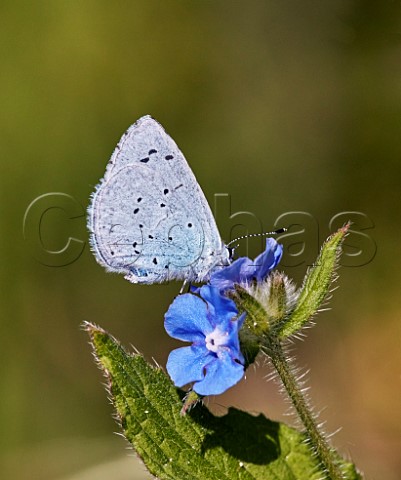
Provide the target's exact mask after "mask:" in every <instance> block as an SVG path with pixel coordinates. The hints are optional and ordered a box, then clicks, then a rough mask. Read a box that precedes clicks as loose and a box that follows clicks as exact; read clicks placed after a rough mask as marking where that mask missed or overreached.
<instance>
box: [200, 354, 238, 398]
mask: <svg viewBox="0 0 401 480" xmlns="http://www.w3.org/2000/svg"><path fill="white" fill-rule="evenodd" d="M205 369H206V374H205V377H204V379H203V380H200V381H198V382H196V383H195V385H194V387H193V389H194V390H195V392H196V393H199V395H219V394H220V393H223V392H225V391H226V390H227V389H228V388H230V387H232V386H233V385H235V384H236V383H238V382H239V381H240V380H241V378H242V377H243V375H244V366H243V365H241V364H240V363H237V362H236V361H234V360H233V359H232V358H231V356H230V354H229V353H228V352H226V353H224V354H223V355H219V357H216V358H215V359H214V360H213V361H211V362H209V363H208V364H207V365H206V366H205Z"/></svg>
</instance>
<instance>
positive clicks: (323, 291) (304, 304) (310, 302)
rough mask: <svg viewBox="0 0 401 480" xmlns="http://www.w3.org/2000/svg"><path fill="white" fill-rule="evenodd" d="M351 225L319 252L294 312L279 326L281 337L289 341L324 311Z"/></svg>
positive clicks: (343, 228) (278, 332)
mask: <svg viewBox="0 0 401 480" xmlns="http://www.w3.org/2000/svg"><path fill="white" fill-rule="evenodd" d="M349 226H350V224H347V225H345V226H344V227H342V228H340V229H339V230H338V231H337V232H336V233H334V234H333V235H331V236H330V237H329V238H328V239H327V240H326V242H325V243H324V244H323V247H322V249H321V251H320V254H319V256H318V258H317V261H316V264H315V265H313V267H311V268H310V269H309V270H308V272H307V273H306V275H305V278H304V282H303V285H302V289H301V292H300V294H299V297H298V301H297V304H296V306H295V308H294V310H293V311H292V313H291V314H290V315H289V316H288V317H287V318H285V319H284V321H283V322H279V323H278V324H277V326H278V328H277V329H276V331H275V334H276V335H277V337H278V338H280V339H284V338H288V337H289V336H290V335H293V334H294V333H296V332H298V331H299V330H300V329H301V328H302V327H303V326H304V325H305V324H306V323H307V322H308V321H309V320H310V319H311V318H312V317H313V316H314V315H315V314H316V313H317V312H318V310H319V308H321V306H322V303H323V302H324V301H325V300H326V299H327V296H328V294H329V293H330V288H331V286H332V283H333V281H334V280H335V279H336V268H337V267H338V259H339V257H340V254H341V247H342V243H343V240H344V238H345V236H346V234H347V231H348V228H349Z"/></svg>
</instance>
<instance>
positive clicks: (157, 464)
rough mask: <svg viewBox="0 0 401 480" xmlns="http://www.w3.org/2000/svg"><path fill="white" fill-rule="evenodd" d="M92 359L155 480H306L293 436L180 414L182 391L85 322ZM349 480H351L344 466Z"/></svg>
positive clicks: (271, 427) (302, 448)
mask: <svg viewBox="0 0 401 480" xmlns="http://www.w3.org/2000/svg"><path fill="white" fill-rule="evenodd" d="M85 329H86V330H87V331H88V333H89V335H90V337H91V340H92V345H93V349H94V353H95V356H96V358H97V360H98V363H99V366H100V368H101V369H102V370H103V372H104V373H105V375H106V377H107V380H108V388H109V391H110V394H111V397H112V399H113V403H114V406H115V408H116V410H117V414H118V418H119V420H120V423H121V427H122V429H123V431H124V434H125V436H126V438H127V439H128V441H129V442H130V443H131V444H132V445H133V447H134V449H135V450H136V452H137V453H138V455H139V456H140V457H141V458H142V460H143V461H144V463H145V464H146V466H147V468H148V470H149V471H150V472H151V473H152V474H153V475H155V476H157V478H160V479H162V480H164V479H169V480H237V479H238V480H259V479H260V480H261V479H263V480H269V479H272V480H273V479H274V480H287V479H288V480H290V479H291V480H312V479H315V480H317V479H319V478H322V473H321V472H319V470H318V469H319V467H318V463H317V460H316V458H315V457H314V456H313V455H312V454H311V452H310V450H309V448H308V446H307V445H306V443H305V436H304V435H303V434H301V433H299V432H297V431H296V430H294V429H292V428H290V427H288V426H286V425H284V424H280V423H277V422H272V421H271V420H268V419H267V418H265V417H264V416H263V415H258V416H253V415H249V414H248V413H245V412H242V411H240V410H237V409H234V408H231V409H229V411H228V413H227V414H226V415H224V416H222V417H215V416H213V415H212V414H211V413H210V412H209V411H208V410H207V409H206V408H205V407H204V406H203V405H197V406H196V407H195V408H193V409H192V410H190V411H189V413H188V414H187V415H184V416H183V415H181V414H180V411H181V407H182V398H183V396H184V392H182V391H181V390H178V389H176V388H175V387H174V386H173V385H172V383H171V381H170V380H169V378H168V377H167V375H166V374H165V373H164V372H163V370H162V369H161V368H159V367H155V366H151V365H149V364H148V363H147V362H146V361H145V360H144V358H143V357H142V356H141V355H139V354H137V353H135V354H128V353H127V352H126V351H125V350H124V349H123V347H122V346H121V345H120V344H119V343H118V342H117V341H116V340H115V339H114V338H113V337H111V336H110V335H109V334H107V333H106V332H105V331H104V330H102V329H101V328H99V327H96V326H94V325H92V324H89V323H86V324H85ZM344 466H346V468H348V469H349V470H350V472H352V474H350V476H349V477H347V478H349V479H350V480H354V479H358V478H359V477H358V475H357V474H356V473H355V471H354V468H353V466H352V465H351V464H345V463H344Z"/></svg>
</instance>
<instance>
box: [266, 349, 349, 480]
mask: <svg viewBox="0 0 401 480" xmlns="http://www.w3.org/2000/svg"><path fill="white" fill-rule="evenodd" d="M263 351H264V352H265V353H266V354H267V355H268V356H269V357H270V359H271V361H272V363H273V365H274V367H275V369H276V370H277V373H278V374H279V376H280V379H281V381H282V383H283V385H284V387H285V389H286V391H287V393H288V395H289V397H290V399H291V401H292V403H293V405H294V407H295V409H296V411H297V413H298V415H299V417H300V419H301V421H302V423H303V424H304V427H305V429H306V433H307V435H308V437H309V439H310V446H311V447H312V448H313V449H314V450H315V451H316V453H317V455H318V458H319V460H320V462H321V464H322V466H323V467H324V469H325V470H326V472H327V474H328V477H329V478H330V479H331V480H343V479H344V476H343V474H342V472H341V469H340V467H339V466H338V464H337V463H336V461H335V459H334V456H333V450H332V449H331V447H330V446H329V444H328V443H327V441H326V440H325V438H324V436H323V435H322V433H321V432H320V430H319V428H318V426H317V424H316V421H315V418H314V415H313V413H312V411H311V409H310V407H309V405H308V402H307V400H306V399H305V397H304V396H303V394H302V391H301V388H300V386H299V385H298V383H297V380H296V378H295V375H294V374H293V372H292V370H291V367H290V365H289V363H288V361H287V358H286V356H285V354H284V352H283V349H282V346H281V344H280V343H279V341H271V340H270V341H268V342H266V343H265V345H264V346H263Z"/></svg>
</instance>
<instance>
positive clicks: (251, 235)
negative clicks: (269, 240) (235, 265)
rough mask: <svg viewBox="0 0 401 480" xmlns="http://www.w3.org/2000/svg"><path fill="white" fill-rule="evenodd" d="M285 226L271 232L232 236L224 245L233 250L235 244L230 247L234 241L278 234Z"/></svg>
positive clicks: (283, 230)
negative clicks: (232, 238)
mask: <svg viewBox="0 0 401 480" xmlns="http://www.w3.org/2000/svg"><path fill="white" fill-rule="evenodd" d="M286 231H287V229H286V228H279V229H278V230H274V231H273V232H263V233H249V234H248V235H242V236H241V237H237V238H234V240H231V242H229V243H227V245H226V247H227V248H228V249H230V248H231V249H232V250H235V249H236V248H237V247H238V245H237V246H235V247H230V245H231V244H233V243H234V242H238V241H239V240H243V239H244V238H251V237H268V236H269V235H279V234H280V233H284V232H286Z"/></svg>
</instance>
